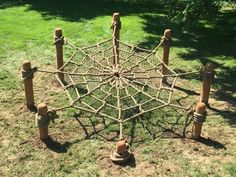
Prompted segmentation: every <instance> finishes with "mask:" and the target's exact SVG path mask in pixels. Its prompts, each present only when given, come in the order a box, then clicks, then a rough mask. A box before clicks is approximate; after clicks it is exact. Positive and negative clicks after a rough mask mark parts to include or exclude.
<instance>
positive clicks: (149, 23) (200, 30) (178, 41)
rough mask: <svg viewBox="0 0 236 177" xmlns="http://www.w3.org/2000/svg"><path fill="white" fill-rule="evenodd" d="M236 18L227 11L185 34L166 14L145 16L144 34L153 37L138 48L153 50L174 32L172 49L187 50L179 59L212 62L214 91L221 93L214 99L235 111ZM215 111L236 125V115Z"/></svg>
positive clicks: (215, 95)
mask: <svg viewBox="0 0 236 177" xmlns="http://www.w3.org/2000/svg"><path fill="white" fill-rule="evenodd" d="M235 16H236V12H235V11H230V12H226V11H225V12H222V13H220V14H219V16H218V17H217V18H216V19H214V20H212V21H211V22H207V21H201V22H200V23H199V24H198V25H197V26H195V27H194V28H192V29H188V30H185V31H182V30H181V27H180V26H179V25H178V24H175V23H172V22H171V21H170V20H168V18H167V16H166V15H165V14H156V15H152V14H150V15H142V18H144V19H146V22H145V23H144V30H145V31H146V32H147V33H149V34H153V35H152V36H151V37H148V38H146V40H145V41H144V42H142V43H140V44H139V45H140V46H142V47H145V48H150V47H152V48H153V47H154V46H153V44H156V43H157V41H159V40H160V37H159V35H162V34H163V31H164V29H165V28H171V29H172V30H173V39H174V40H173V41H172V43H171V45H172V46H174V47H176V48H179V49H182V48H184V49H187V50H188V51H187V52H183V53H177V55H178V56H179V57H180V58H182V59H184V60H186V61H193V60H198V61H199V62H200V63H202V65H205V64H206V63H208V62H213V63H214V64H215V65H216V66H217V69H216V75H215V79H214V82H213V87H216V88H217V90H218V91H217V92H215V93H214V95H213V96H214V97H215V99H217V100H222V101H225V102H227V103H229V105H230V106H232V107H235V106H236V98H235V96H233V94H234V93H235V92H236V77H235V76H236V65H235V58H236V50H235V46H236V40H235V38H234V36H235V34H236V29H235V28H234V27H233V26H235V24H236V19H235ZM182 72H184V70H182ZM185 79H189V80H193V79H196V77H193V76H190V77H188V78H185ZM176 89H179V90H182V91H184V92H185V93H188V94H196V93H194V92H191V91H190V92H189V91H188V90H183V89H182V88H176ZM212 111H214V112H216V113H219V114H220V115H222V116H223V117H224V118H225V119H226V120H227V121H228V122H229V123H230V124H231V125H236V119H234V117H235V114H236V113H235V112H232V111H220V110H219V109H217V108H215V109H212Z"/></svg>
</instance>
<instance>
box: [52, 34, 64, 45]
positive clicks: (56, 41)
mask: <svg viewBox="0 0 236 177" xmlns="http://www.w3.org/2000/svg"><path fill="white" fill-rule="evenodd" d="M55 44H62V45H64V36H59V37H58V36H55V37H54V43H53V45H55Z"/></svg>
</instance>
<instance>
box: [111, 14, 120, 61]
mask: <svg viewBox="0 0 236 177" xmlns="http://www.w3.org/2000/svg"><path fill="white" fill-rule="evenodd" d="M112 29H113V34H112V38H113V55H114V57H113V64H114V65H117V64H118V63H119V42H118V40H119V39H120V29H121V21H120V14H119V13H117V12H116V13H114V14H113V18H112Z"/></svg>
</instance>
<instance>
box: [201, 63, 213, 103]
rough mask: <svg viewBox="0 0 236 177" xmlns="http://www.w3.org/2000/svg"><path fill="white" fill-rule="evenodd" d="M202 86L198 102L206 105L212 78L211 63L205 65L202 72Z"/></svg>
mask: <svg viewBox="0 0 236 177" xmlns="http://www.w3.org/2000/svg"><path fill="white" fill-rule="evenodd" d="M202 76H203V77H202V85H201V94H200V101H201V102H204V103H206V104H208V100H209V95H210V90H211V84H212V80H213V78H214V65H213V64H212V63H207V64H206V65H205V67H204V68H203V70H202Z"/></svg>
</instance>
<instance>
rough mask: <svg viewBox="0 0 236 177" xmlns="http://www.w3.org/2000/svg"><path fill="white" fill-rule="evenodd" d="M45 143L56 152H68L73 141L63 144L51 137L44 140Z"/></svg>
mask: <svg viewBox="0 0 236 177" xmlns="http://www.w3.org/2000/svg"><path fill="white" fill-rule="evenodd" d="M43 143H44V144H45V145H46V146H47V148H48V149H50V150H51V151H54V152H56V153H66V152H67V151H68V149H69V147H70V146H71V145H72V143H70V142H65V143H63V144H61V143H59V142H57V141H56V140H54V139H52V138H51V137H49V138H48V139H46V140H44V141H43Z"/></svg>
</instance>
